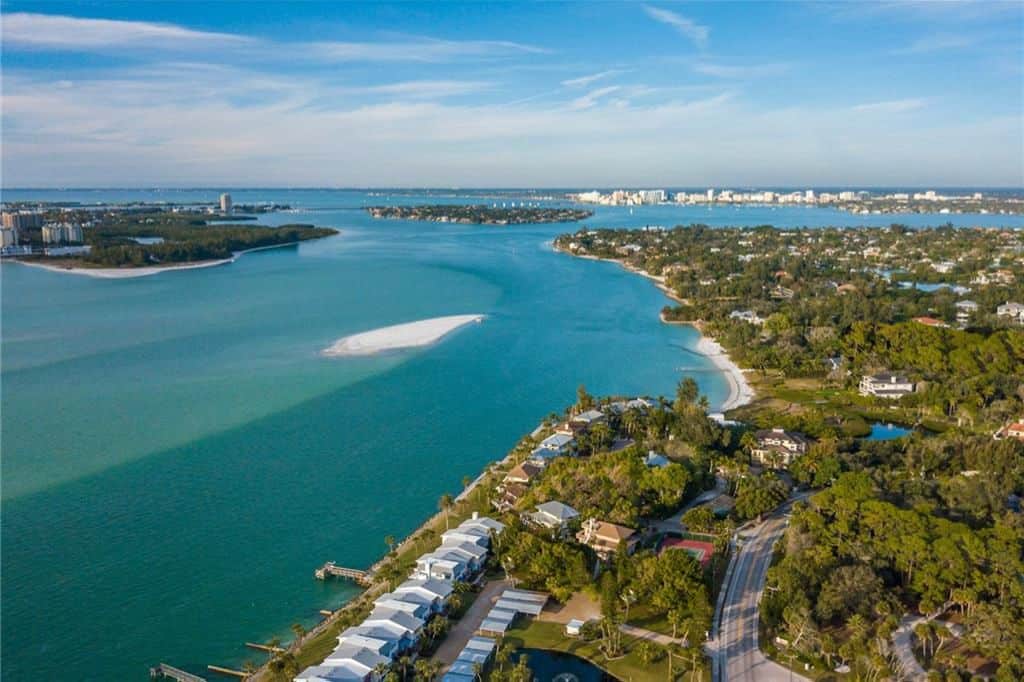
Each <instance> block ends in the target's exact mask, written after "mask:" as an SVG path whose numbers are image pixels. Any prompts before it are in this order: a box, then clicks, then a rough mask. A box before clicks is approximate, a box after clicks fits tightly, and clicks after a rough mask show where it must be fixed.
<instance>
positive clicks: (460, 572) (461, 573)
mask: <svg viewBox="0 0 1024 682" xmlns="http://www.w3.org/2000/svg"><path fill="white" fill-rule="evenodd" d="M469 573H470V572H469V566H468V564H467V563H466V562H465V561H463V560H461V559H458V558H456V557H451V558H442V557H441V556H440V555H438V554H437V553H435V552H430V553H428V554H424V555H423V556H421V557H420V558H419V559H417V560H416V568H415V569H413V573H412V576H413V578H421V579H430V578H434V579H436V580H446V581H448V582H452V583H453V582H456V581H459V580H466V579H468V578H469Z"/></svg>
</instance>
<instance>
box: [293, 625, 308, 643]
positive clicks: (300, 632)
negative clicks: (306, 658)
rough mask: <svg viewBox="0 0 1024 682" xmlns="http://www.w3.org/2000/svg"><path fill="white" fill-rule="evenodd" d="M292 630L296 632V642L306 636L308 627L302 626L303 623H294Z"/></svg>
mask: <svg viewBox="0 0 1024 682" xmlns="http://www.w3.org/2000/svg"><path fill="white" fill-rule="evenodd" d="M292 632H294V633H295V641H296V642H297V641H299V640H300V639H302V638H303V637H305V636H306V628H304V627H302V623H292Z"/></svg>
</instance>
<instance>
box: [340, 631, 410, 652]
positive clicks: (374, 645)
mask: <svg viewBox="0 0 1024 682" xmlns="http://www.w3.org/2000/svg"><path fill="white" fill-rule="evenodd" d="M338 644H350V645H352V646H357V647H362V648H364V649H370V650H371V651H374V652H376V653H378V654H380V655H381V656H386V657H387V658H391V659H394V658H395V656H397V655H398V654H399V653H400V652H401V651H402V646H401V638H400V637H396V636H395V635H394V634H393V633H391V632H389V631H386V630H381V629H379V628H368V627H363V626H362V625H357V626H354V627H350V628H348V629H347V630H343V631H342V633H341V634H340V635H338Z"/></svg>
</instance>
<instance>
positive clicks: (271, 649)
mask: <svg viewBox="0 0 1024 682" xmlns="http://www.w3.org/2000/svg"><path fill="white" fill-rule="evenodd" d="M245 645H246V646H247V647H249V648H250V649H256V650H257V651H266V652H267V653H268V654H279V653H281V652H283V651H286V649H285V648H284V647H280V646H270V645H269V644H259V643H257V642H246V643H245Z"/></svg>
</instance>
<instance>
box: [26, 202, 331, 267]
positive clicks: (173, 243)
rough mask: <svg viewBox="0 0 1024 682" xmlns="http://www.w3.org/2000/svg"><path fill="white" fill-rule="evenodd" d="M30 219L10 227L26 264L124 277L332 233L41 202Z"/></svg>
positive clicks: (219, 218) (184, 214) (323, 229)
mask: <svg viewBox="0 0 1024 682" xmlns="http://www.w3.org/2000/svg"><path fill="white" fill-rule="evenodd" d="M38 215H39V216H40V217H39V220H37V221H35V222H36V223H38V227H36V226H31V227H28V226H24V227H21V228H20V229H18V230H17V235H18V243H19V246H18V247H17V248H18V249H20V251H18V252H17V253H14V254H11V255H12V256H14V257H16V258H17V259H18V260H19V261H21V262H23V263H25V264H27V265H37V266H41V267H46V268H48V269H52V270H60V271H69V272H77V273H80V274H88V275H95V276H98V277H104V276H109V277H127V276H141V275H144V274H155V273H157V272H161V271H165V270H171V269H182V268H195V267H207V266H212V265H222V264H225V263H230V262H232V261H233V260H234V259H235V258H236V257H237V255H238V254H240V253H242V252H246V251H252V250H256V249H265V248H272V247H277V246H286V245H289V244H297V243H299V242H302V241H307V240H310V239H319V238H322V237H328V236H330V235H333V234H337V230H335V229H333V228H329V227H316V226H313V225H307V224H288V225H281V226H265V225H251V224H247V225H239V224H237V220H239V219H240V218H239V217H238V216H228V217H226V219H227V220H231V221H234V222H235V223H236V224H224V223H221V222H220V221H222V220H225V217H222V216H217V217H213V218H210V217H199V216H198V215H196V214H195V213H192V212H177V211H172V210H164V209H152V208H149V209H147V210H141V211H131V210H114V211H83V210H69V209H67V208H64V209H62V210H59V211H58V210H47V211H44V212H43V213H41V214H38Z"/></svg>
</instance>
